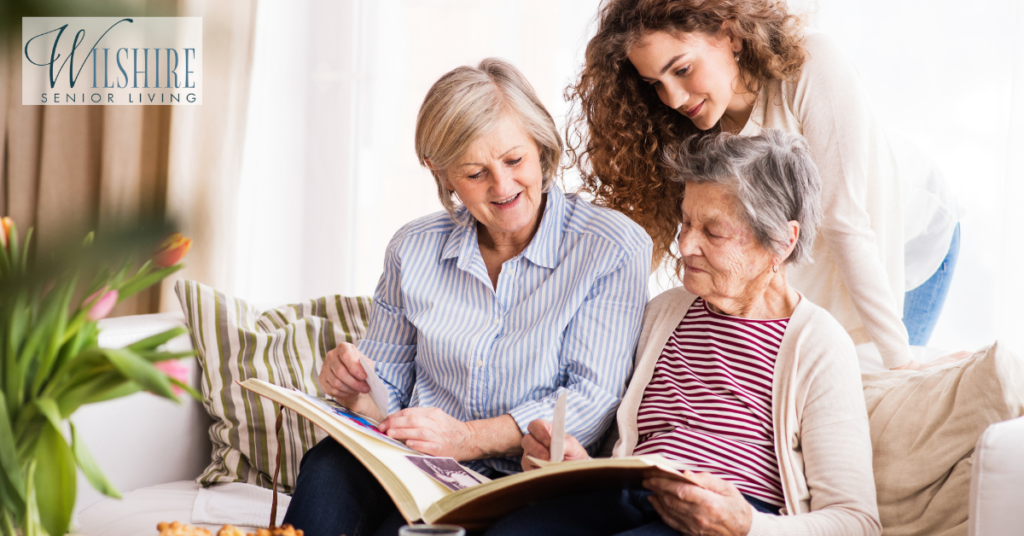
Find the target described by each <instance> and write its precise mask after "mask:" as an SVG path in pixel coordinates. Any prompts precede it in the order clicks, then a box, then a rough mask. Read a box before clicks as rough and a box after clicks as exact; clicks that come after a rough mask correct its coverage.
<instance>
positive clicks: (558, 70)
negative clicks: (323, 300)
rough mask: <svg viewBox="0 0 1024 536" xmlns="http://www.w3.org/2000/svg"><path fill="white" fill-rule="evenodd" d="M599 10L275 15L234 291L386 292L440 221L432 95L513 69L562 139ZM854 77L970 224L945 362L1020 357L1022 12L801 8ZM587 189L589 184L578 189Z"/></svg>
mask: <svg viewBox="0 0 1024 536" xmlns="http://www.w3.org/2000/svg"><path fill="white" fill-rule="evenodd" d="M597 5H598V1H597V0H488V1H479V0H348V1H344V2H330V1H327V0H299V1H292V2H285V1H284V0H261V2H260V5H259V10H258V15H257V23H256V26H257V32H256V53H255V59H254V65H253V91H252V96H251V101H250V106H249V127H248V132H247V138H246V148H245V152H244V157H243V172H242V183H241V193H240V196H239V206H240V209H239V229H240V238H239V240H238V244H239V247H238V251H237V277H236V288H235V289H231V290H234V291H235V293H236V294H237V295H239V296H241V297H246V298H249V299H250V300H252V301H256V302H280V301H287V300H294V299H303V298H310V297H313V296H317V295H323V294H329V293H335V292H342V293H348V294H371V293H372V292H373V289H374V287H375V286H376V283H377V279H378V277H379V274H380V271H381V267H382V261H383V256H384V248H385V247H386V245H387V242H388V240H389V239H390V238H391V236H392V234H394V232H395V231H396V230H397V229H398V228H399V227H400V226H401V225H403V224H404V223H406V222H408V221H410V220H412V219H413V218H416V217H418V216H421V215H425V214H428V213H430V212H434V211H437V210H440V209H441V205H440V203H439V202H438V200H437V195H436V191H435V189H434V184H433V181H432V179H431V178H430V175H429V174H428V173H427V172H426V171H425V170H423V169H421V168H420V167H419V165H418V163H417V162H416V158H415V154H414V150H413V129H414V126H415V121H416V112H417V110H418V108H419V105H420V103H421V102H422V99H423V96H424V95H425V94H426V91H427V89H428V88H429V87H430V85H431V84H432V83H433V82H434V81H435V80H436V79H437V78H438V77H440V76H441V75H442V74H443V73H445V72H447V71H448V70H450V69H452V68H454V67H457V66H459V65H465V64H474V63H476V62H478V61H479V60H480V59H482V58H485V57H488V56H498V57H502V58H504V59H507V60H510V61H512V62H513V63H514V64H515V65H517V66H518V67H519V68H520V69H522V70H523V72H524V73H525V74H526V76H527V77H528V78H529V80H530V81H531V82H532V83H533V85H534V87H535V88H536V90H537V92H538V93H539V95H540V98H541V100H542V101H543V102H544V104H545V106H547V107H548V109H549V110H550V111H551V113H552V115H554V116H555V118H556V121H558V122H559V124H560V125H561V124H563V123H564V121H563V119H564V115H565V113H566V110H567V105H566V103H565V102H564V100H563V98H562V91H563V90H564V88H565V86H566V85H567V84H568V83H569V82H570V81H571V80H572V78H573V76H574V75H575V73H577V72H578V69H579V64H580V62H581V59H582V51H583V48H584V46H585V45H586V41H587V39H588V38H589V36H590V35H591V34H592V33H593V31H594V16H595V15H596V13H597ZM791 7H792V8H793V9H794V10H796V11H799V12H802V13H807V14H808V19H809V21H810V22H811V24H812V26H813V27H815V28H817V29H820V30H822V31H825V32H827V33H829V34H830V35H832V36H833V37H834V38H836V39H837V40H838V41H839V43H840V44H841V45H842V47H843V48H844V49H845V50H846V52H847V53H848V54H849V56H850V58H851V59H852V60H853V62H854V63H855V65H856V66H857V67H858V69H859V71H860V73H861V75H862V77H863V79H864V82H865V86H866V87H867V89H868V92H869V98H870V100H871V102H872V103H873V105H874V110H875V112H876V114H877V115H878V117H879V118H881V119H882V120H883V122H884V123H885V124H886V125H887V127H888V128H890V129H892V130H894V131H897V132H898V133H900V134H902V135H904V136H905V137H907V138H909V139H911V140H913V141H915V142H917V144H918V145H920V146H921V147H923V148H924V149H925V151H926V152H927V153H929V154H930V155H931V156H932V157H933V158H934V159H935V160H936V161H937V162H938V163H939V165H940V167H941V168H942V170H943V172H944V173H945V175H946V177H947V180H949V181H950V182H951V183H952V184H953V185H954V187H955V188H956V190H957V191H958V192H959V194H960V201H961V203H962V204H963V205H964V207H965V208H966V209H967V213H966V215H965V217H964V219H963V221H962V249H961V252H960V261H959V266H958V267H957V270H956V274H955V276H954V279H953V285H952V289H951V292H950V297H949V300H948V301H947V304H946V308H945V311H944V313H943V315H942V318H941V320H940V323H939V326H938V328H937V330H936V333H935V335H934V337H933V339H932V344H931V345H932V346H938V347H943V348H950V349H956V348H975V347H978V346H980V345H982V344H987V343H989V342H991V341H992V340H994V339H996V338H1000V339H1003V340H1005V341H1006V342H1008V343H1011V345H1014V346H1016V347H1018V348H1024V309H1022V307H1021V304H1022V303H1024V277H1022V276H1021V273H1022V271H1024V270H1022V267H1024V208H1022V205H1024V182H1022V179H1024V163H1021V162H1020V160H1019V158H1018V153H1019V152H1020V149H1021V148H1022V143H1024V7H1022V6H1021V2H1019V1H1017V0H978V1H977V2H974V3H972V4H970V6H967V8H965V5H964V4H963V3H962V2H957V3H954V2H952V1H950V0H932V1H930V2H911V1H908V0H861V1H859V2H850V1H849V0H821V1H819V2H809V1H806V0H793V1H792V2H791ZM566 183H567V185H566V186H567V188H568V189H573V188H574V187H575V185H576V181H575V178H574V177H572V176H569V177H567V178H566Z"/></svg>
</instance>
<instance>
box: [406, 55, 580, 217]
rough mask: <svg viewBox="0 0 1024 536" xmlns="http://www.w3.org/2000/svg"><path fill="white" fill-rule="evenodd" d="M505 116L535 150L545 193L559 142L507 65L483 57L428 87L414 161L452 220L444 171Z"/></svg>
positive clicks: (515, 72) (553, 171) (532, 93)
mask: <svg viewBox="0 0 1024 536" xmlns="http://www.w3.org/2000/svg"><path fill="white" fill-rule="evenodd" d="M505 115H508V116H509V117H511V118H512V119H514V120H516V121H518V122H519V126H520V127H522V129H523V130H524V131H526V133H527V135H529V136H530V137H531V138H532V139H533V141H534V143H536V144H537V148H538V149H539V150H540V165H541V173H542V174H543V177H544V180H543V182H542V183H541V191H544V192H547V191H548V190H549V189H551V185H552V184H553V182H554V178H555V175H556V173H557V172H558V163H559V161H560V160H561V158H562V138H561V137H559V135H558V128H557V127H556V126H555V120H554V119H552V117H551V114H550V113H548V111H547V109H545V108H544V105H543V104H541V102H540V99H539V98H537V93H536V92H535V91H534V90H533V86H531V85H530V82H528V81H527V80H526V77H525V76H523V73H521V72H519V70H518V69H516V68H515V67H514V66H512V64H511V63H508V62H506V61H504V60H500V59H497V58H487V59H485V60H483V61H481V62H480V65H479V66H477V67H469V66H463V67H458V68H456V69H454V70H452V71H449V72H448V73H447V74H445V75H444V76H442V77H441V78H440V79H439V80H438V81H437V82H434V85H433V86H431V88H430V91H428V92H427V96H426V98H425V99H423V105H422V106H420V113H419V117H417V119H416V156H417V157H419V160H420V165H423V166H426V165H427V162H426V161H427V159H430V163H431V164H432V165H433V167H432V168H431V173H432V174H433V175H434V181H435V182H436V183H437V195H438V197H440V198H441V204H442V205H444V208H445V210H447V211H448V213H449V214H452V215H453V218H454V210H455V201H454V200H453V199H452V196H453V193H454V192H452V191H451V190H449V189H448V188H446V187H445V185H444V182H445V181H444V177H443V173H444V170H445V169H446V168H447V167H448V166H450V165H452V164H453V163H455V161H456V160H457V159H458V158H459V157H461V156H462V155H463V154H464V153H465V152H466V151H467V150H468V149H469V146H470V145H472V144H473V142H475V141H477V140H478V139H480V138H481V137H482V136H485V135H487V134H489V133H490V132H491V131H492V130H493V129H494V128H495V126H497V124H498V122H499V121H500V120H501V118H502V117H503V116H505Z"/></svg>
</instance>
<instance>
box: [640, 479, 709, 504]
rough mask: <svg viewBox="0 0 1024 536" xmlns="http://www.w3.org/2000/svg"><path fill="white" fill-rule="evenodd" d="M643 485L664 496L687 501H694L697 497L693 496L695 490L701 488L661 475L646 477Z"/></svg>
mask: <svg viewBox="0 0 1024 536" xmlns="http://www.w3.org/2000/svg"><path fill="white" fill-rule="evenodd" d="M643 486H644V487H645V488H647V489H648V490H650V491H652V492H654V493H656V494H658V496H660V497H662V498H668V497H671V498H673V499H677V500H679V501H682V502H686V503H692V502H694V501H695V500H696V499H694V497H693V493H694V491H693V490H699V489H700V488H698V487H697V486H694V485H691V484H687V483H686V482H683V481H681V480H673V479H669V478H664V477H661V476H657V477H654V478H646V479H644V482H643Z"/></svg>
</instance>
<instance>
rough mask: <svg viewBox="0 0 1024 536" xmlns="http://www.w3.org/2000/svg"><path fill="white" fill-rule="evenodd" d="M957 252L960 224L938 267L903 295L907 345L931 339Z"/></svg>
mask: <svg viewBox="0 0 1024 536" xmlns="http://www.w3.org/2000/svg"><path fill="white" fill-rule="evenodd" d="M959 255H960V224H959V223H958V224H956V229H954V231H953V240H952V242H951V243H950V245H949V253H947V254H946V258H945V259H943V260H942V265H941V266H939V269H938V270H936V271H935V273H934V274H932V276H931V277H929V278H928V280H927V281H925V282H924V283H922V284H921V286H919V287H917V288H915V289H914V290H911V291H910V292H908V293H906V295H905V296H904V298H903V325H905V326H906V327H907V334H908V335H910V344H912V345H914V346H927V345H928V340H929V339H931V338H932V332H933V331H935V324H937V323H938V321H939V315H940V314H942V306H943V305H944V304H945V303H946V295H947V294H949V284H950V282H951V281H952V280H953V270H955V269H956V260H957V257H958V256H959Z"/></svg>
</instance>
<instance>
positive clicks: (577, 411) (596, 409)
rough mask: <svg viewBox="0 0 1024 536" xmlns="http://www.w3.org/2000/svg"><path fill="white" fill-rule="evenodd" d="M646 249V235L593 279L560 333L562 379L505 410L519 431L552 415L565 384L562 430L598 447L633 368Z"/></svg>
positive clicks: (589, 446) (644, 295) (590, 448)
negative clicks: (540, 395)
mask: <svg viewBox="0 0 1024 536" xmlns="http://www.w3.org/2000/svg"><path fill="white" fill-rule="evenodd" d="M645 238H646V237H645ZM651 249H652V245H651V241H650V238H646V241H645V242H644V245H643V247H640V248H636V250H635V251H632V252H628V253H627V255H625V256H624V257H623V258H622V260H621V261H620V262H619V264H618V266H617V267H616V268H615V269H614V270H613V271H611V272H610V273H608V274H607V275H604V276H602V277H600V278H598V279H597V280H596V281H595V283H594V285H593V287H591V289H590V292H589V293H588V294H587V298H586V299H585V300H584V301H583V304H582V305H581V306H580V308H579V310H577V312H576V314H575V316H574V317H573V319H572V321H571V322H570V323H569V325H568V326H567V328H566V331H565V332H564V334H563V338H562V346H561V349H560V351H559V360H560V362H561V363H560V364H561V365H564V368H565V369H566V370H567V372H568V375H567V378H566V380H565V383H564V385H563V386H562V387H560V388H559V389H557V390H555V391H554V392H552V393H551V394H549V395H548V396H545V397H543V398H541V399H539V400H531V401H529V402H527V403H525V404H522V405H520V406H518V407H516V408H514V409H512V411H510V412H509V414H510V415H511V416H512V418H513V419H515V421H516V424H518V425H519V429H520V430H521V431H522V432H523V434H526V433H527V426H529V424H530V422H531V421H533V420H534V419H551V418H552V415H553V414H554V407H555V401H556V400H557V399H558V395H559V392H560V391H561V390H562V389H567V390H568V391H569V394H568V396H567V397H566V420H565V430H566V432H567V433H569V434H571V435H572V436H574V437H575V438H576V439H578V440H579V442H580V443H581V444H582V445H584V446H585V447H587V449H588V451H590V452H591V454H594V451H595V450H596V449H597V448H598V447H599V444H598V443H599V442H600V440H601V438H602V435H603V434H604V432H605V430H606V429H607V428H608V426H609V425H610V424H611V420H612V417H614V415H615V410H616V409H617V408H618V405H619V402H620V400H621V399H622V395H623V393H624V392H625V390H626V384H627V383H628V381H629V376H630V374H631V373H632V370H633V352H634V350H635V349H636V344H637V339H638V338H639V336H640V328H641V322H642V318H643V312H644V305H645V304H646V303H647V295H648V290H647V278H648V273H649V271H650V268H651Z"/></svg>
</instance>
